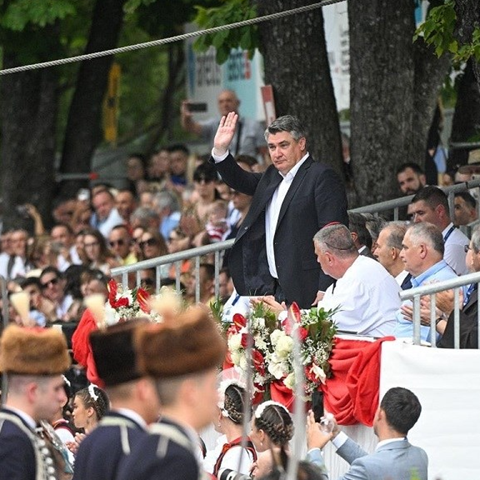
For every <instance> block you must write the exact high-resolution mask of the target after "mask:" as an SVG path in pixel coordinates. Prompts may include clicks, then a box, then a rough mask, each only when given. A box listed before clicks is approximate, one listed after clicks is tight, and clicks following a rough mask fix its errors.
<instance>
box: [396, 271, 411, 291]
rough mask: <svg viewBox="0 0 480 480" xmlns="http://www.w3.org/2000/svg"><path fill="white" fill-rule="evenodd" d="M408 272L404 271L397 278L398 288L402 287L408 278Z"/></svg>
mask: <svg viewBox="0 0 480 480" xmlns="http://www.w3.org/2000/svg"><path fill="white" fill-rule="evenodd" d="M407 275H408V272H407V271H406V270H402V271H401V272H400V273H399V274H398V275H397V276H396V277H395V281H396V282H397V283H398V286H399V287H401V286H402V283H403V281H404V280H405V278H407Z"/></svg>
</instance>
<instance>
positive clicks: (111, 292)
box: [108, 279, 118, 308]
mask: <svg viewBox="0 0 480 480" xmlns="http://www.w3.org/2000/svg"><path fill="white" fill-rule="evenodd" d="M117 288H118V287H117V282H116V281H115V280H113V279H112V280H110V281H109V282H108V301H109V303H110V305H111V306H112V307H113V308H115V306H114V303H115V301H116V298H117Z"/></svg>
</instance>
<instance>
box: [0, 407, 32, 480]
mask: <svg viewBox="0 0 480 480" xmlns="http://www.w3.org/2000/svg"><path fill="white" fill-rule="evenodd" d="M1 411H2V412H6V413H8V414H10V415H15V417H17V418H18V419H19V420H20V421H21V422H22V424H23V425H25V427H26V428H27V429H28V430H30V427H28V425H27V424H26V423H24V421H23V420H22V419H21V417H19V416H18V415H16V414H15V413H14V412H12V411H11V410H8V409H3V408H2V410H1ZM32 434H33V431H32ZM36 468H37V467H36V460H35V450H34V447H33V444H32V441H31V439H30V438H29V437H28V435H27V434H26V433H25V432H24V431H23V430H22V429H21V428H19V427H18V426H17V425H16V424H15V423H12V422H11V421H9V420H3V419H1V420H0V480H35V474H36Z"/></svg>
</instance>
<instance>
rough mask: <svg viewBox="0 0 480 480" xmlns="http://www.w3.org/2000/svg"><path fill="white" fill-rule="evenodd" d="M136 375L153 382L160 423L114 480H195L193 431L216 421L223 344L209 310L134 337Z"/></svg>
mask: <svg viewBox="0 0 480 480" xmlns="http://www.w3.org/2000/svg"><path fill="white" fill-rule="evenodd" d="M136 346H137V360H138V365H139V368H140V370H141V371H142V372H143V373H144V374H145V375H149V376H151V377H153V378H155V385H156V389H157V394H158V398H159V400H160V403H161V405H162V417H161V420H160V421H159V422H158V423H155V424H153V425H151V426H150V434H149V435H147V436H146V437H145V438H142V439H141V440H140V442H138V443H137V444H136V445H135V447H134V448H133V450H132V453H131V455H129V456H128V457H126V458H125V460H124V461H123V462H122V464H121V466H120V469H119V471H120V473H119V475H118V476H117V480H131V479H135V480H157V479H158V480H163V479H169V480H198V479H200V478H203V477H204V476H205V475H206V474H205V473H204V472H203V468H202V466H201V452H200V441H199V437H198V433H197V432H198V431H199V430H200V429H202V428H204V427H206V426H207V425H209V424H210V423H211V422H212V421H213V420H214V418H215V415H217V402H218V393H217V373H218V370H217V366H218V365H219V364H220V363H221V362H222V359H223V357H224V355H225V350H226V344H225V340H224V339H223V338H222V336H221V334H220V332H219V330H218V327H217V325H216V324H215V321H214V320H213V319H212V318H211V317H210V313H209V310H208V309H207V308H206V307H204V306H200V305H199V306H196V307H190V309H188V310H186V311H185V312H184V313H182V314H180V315H178V316H176V317H175V318H173V319H172V320H165V321H164V322H163V323H159V324H155V325H147V326H146V327H145V328H140V329H139V330H138V332H137V334H136Z"/></svg>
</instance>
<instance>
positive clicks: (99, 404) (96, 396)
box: [75, 384, 110, 420]
mask: <svg viewBox="0 0 480 480" xmlns="http://www.w3.org/2000/svg"><path fill="white" fill-rule="evenodd" d="M75 396H76V397H78V398H80V400H81V401H82V402H83V404H84V405H85V408H90V407H92V408H93V410H94V411H95V415H96V416H97V420H101V419H102V418H103V416H104V415H105V413H106V412H107V410H108V408H109V405H110V400H109V399H108V396H107V394H106V393H105V392H104V391H103V390H102V389H101V388H98V387H97V386H96V385H93V384H92V385H90V386H89V387H87V388H82V389H81V390H79V391H78V392H77V393H76V394H75Z"/></svg>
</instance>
